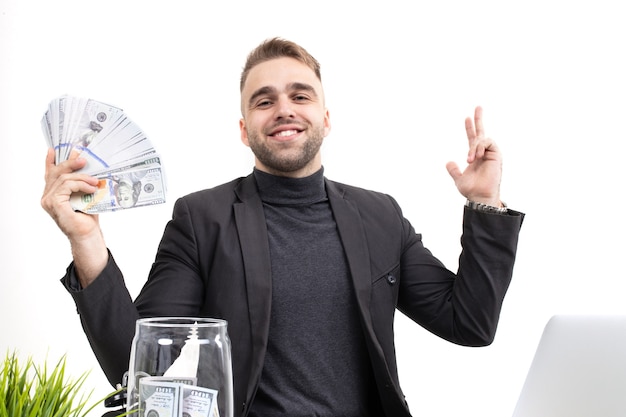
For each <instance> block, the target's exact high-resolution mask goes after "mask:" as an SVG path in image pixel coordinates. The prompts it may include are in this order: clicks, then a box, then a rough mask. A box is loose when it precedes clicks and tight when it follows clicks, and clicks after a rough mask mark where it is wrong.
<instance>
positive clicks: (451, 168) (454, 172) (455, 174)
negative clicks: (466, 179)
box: [446, 162, 463, 182]
mask: <svg viewBox="0 0 626 417" xmlns="http://www.w3.org/2000/svg"><path fill="white" fill-rule="evenodd" d="M446 169H447V170H448V174H450V176H451V177H452V179H453V180H454V181H455V182H456V180H457V179H458V178H460V177H461V175H463V173H462V172H461V170H460V169H459V166H458V165H457V164H456V162H448V163H447V164H446Z"/></svg>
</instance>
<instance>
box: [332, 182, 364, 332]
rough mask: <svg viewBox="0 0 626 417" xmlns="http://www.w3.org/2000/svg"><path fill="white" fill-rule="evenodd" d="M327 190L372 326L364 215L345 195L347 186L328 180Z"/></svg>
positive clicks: (358, 295) (359, 296) (360, 299)
mask: <svg viewBox="0 0 626 417" xmlns="http://www.w3.org/2000/svg"><path fill="white" fill-rule="evenodd" d="M326 192H327V193H328V199H329V201H330V206H331V208H332V210H333V215H334V217H335V222H336V223H337V229H338V230H339V237H340V238H341V242H342V244H343V248H344V251H345V253H346V258H347V259H348V267H349V268H350V275H351V276H352V282H353V284H354V290H355V294H356V298H357V302H358V304H359V308H360V310H361V315H362V317H363V318H364V320H365V322H366V323H367V325H368V327H370V328H371V317H370V314H369V311H370V309H369V307H370V295H371V291H372V282H371V272H370V263H369V259H370V255H369V249H368V247H367V240H366V237H365V231H364V230H363V222H362V220H361V215H360V214H359V210H358V209H357V208H356V206H355V205H354V203H352V202H351V201H350V200H348V199H346V198H345V195H344V190H343V189H342V188H340V186H338V185H337V184H336V183H334V182H332V181H328V180H326Z"/></svg>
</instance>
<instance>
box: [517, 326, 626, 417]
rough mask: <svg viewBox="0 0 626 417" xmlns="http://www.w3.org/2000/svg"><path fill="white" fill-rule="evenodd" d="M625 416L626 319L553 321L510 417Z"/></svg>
mask: <svg viewBox="0 0 626 417" xmlns="http://www.w3.org/2000/svg"><path fill="white" fill-rule="evenodd" d="M561 416H562V417H614V416H615V417H617V416H620V417H623V416H626V315H624V316H613V315H612V316H607V315H556V316H553V317H552V318H551V319H550V320H549V321H548V323H547V324H546V327H545V329H544V331H543V334H542V336H541V339H540V341H539V345H538V347H537V351H536V352H535V356H534V358H533V361H532V363H531V366H530V369H529V371H528V375H527V377H526V381H525V382H524V385H523V387H522V392H521V394H520V397H519V400H518V402H517V405H516V407H515V411H514V413H513V417H561Z"/></svg>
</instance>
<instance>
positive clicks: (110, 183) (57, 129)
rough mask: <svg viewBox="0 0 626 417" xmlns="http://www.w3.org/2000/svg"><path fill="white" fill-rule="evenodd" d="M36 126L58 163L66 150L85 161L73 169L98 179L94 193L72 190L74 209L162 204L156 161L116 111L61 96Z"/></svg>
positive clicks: (142, 136)
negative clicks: (75, 152) (38, 126)
mask: <svg viewBox="0 0 626 417" xmlns="http://www.w3.org/2000/svg"><path fill="white" fill-rule="evenodd" d="M41 126H42V129H43V133H44V136H45V138H46V141H47V144H48V146H49V147H51V148H53V149H54V150H55V162H56V164H59V163H60V162H63V161H65V160H67V159H68V158H69V157H70V154H71V153H72V151H77V152H79V157H81V158H84V159H85V160H86V161H87V163H86V165H85V166H84V168H82V169H81V170H80V171H78V172H82V173H85V174H88V175H91V176H93V177H96V178H98V179H99V180H100V181H99V183H98V191H96V192H95V193H93V194H84V193H75V194H72V196H71V198H70V204H71V205H72V208H73V209H74V210H78V211H82V212H85V213H103V212H109V211H115V210H120V209H127V208H132V207H142V206H147V205H154V204H161V203H164V202H165V194H166V185H165V173H164V171H163V167H162V165H161V159H160V157H159V155H158V154H157V153H156V150H155V149H154V147H153V146H152V143H151V142H150V140H149V139H148V138H147V136H146V135H145V134H144V133H143V131H142V130H141V129H140V128H139V127H138V126H137V125H136V124H135V123H134V122H132V121H131V120H130V119H129V118H128V116H126V115H125V114H124V112H123V111H122V109H120V108H117V107H114V106H111V105H108V104H105V103H101V102H98V101H95V100H91V99H85V98H79V97H72V96H61V97H59V98H56V99H54V100H52V101H51V102H50V104H49V105H48V110H47V111H46V112H45V114H44V116H43V118H42V120H41Z"/></svg>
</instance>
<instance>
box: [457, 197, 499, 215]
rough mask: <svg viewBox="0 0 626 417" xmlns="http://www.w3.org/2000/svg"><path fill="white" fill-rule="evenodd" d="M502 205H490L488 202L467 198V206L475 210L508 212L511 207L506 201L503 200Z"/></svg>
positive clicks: (496, 212) (497, 212)
mask: <svg viewBox="0 0 626 417" xmlns="http://www.w3.org/2000/svg"><path fill="white" fill-rule="evenodd" d="M501 204H502V207H495V206H490V205H488V204H483V203H477V202H476V201H471V200H467V201H466V202H465V206H466V207H469V208H471V209H473V210H478V211H483V212H485V213H495V214H506V213H508V211H509V209H508V208H507V206H506V204H505V203H504V202H501Z"/></svg>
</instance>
